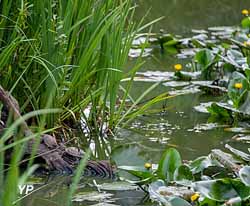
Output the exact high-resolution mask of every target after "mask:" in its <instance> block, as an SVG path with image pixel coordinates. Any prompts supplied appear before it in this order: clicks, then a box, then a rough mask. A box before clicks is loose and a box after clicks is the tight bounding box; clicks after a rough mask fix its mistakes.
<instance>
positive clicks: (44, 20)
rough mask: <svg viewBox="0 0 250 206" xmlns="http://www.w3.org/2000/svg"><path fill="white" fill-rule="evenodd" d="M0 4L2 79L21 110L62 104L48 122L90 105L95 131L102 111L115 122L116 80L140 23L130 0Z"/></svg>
mask: <svg viewBox="0 0 250 206" xmlns="http://www.w3.org/2000/svg"><path fill="white" fill-rule="evenodd" d="M10 8H11V9H10ZM1 9H2V11H1V14H3V16H2V21H1V31H0V36H2V38H1V39H2V41H1V42H0V46H1V52H0V53H1V61H0V66H1V69H0V75H1V84H2V86H4V88H6V89H7V90H10V89H11V91H12V93H13V95H14V96H15V97H16V98H17V99H18V101H19V103H20V105H23V106H22V109H23V111H25V112H27V111H31V110H37V109H40V108H46V107H48V105H50V107H52V108H63V111H62V112H61V113H60V114H50V115H48V117H47V120H46V124H47V126H48V127H53V126H54V125H55V124H56V122H57V121H58V120H64V119H65V118H70V115H71V114H72V109H73V112H74V113H79V111H80V110H84V109H85V107H86V106H88V105H90V104H91V105H92V106H91V112H90V116H89V117H88V121H89V122H90V124H89V125H90V126H92V127H94V129H95V130H96V132H97V133H100V132H101V131H99V128H102V127H101V125H96V120H95V119H97V118H100V119H102V121H103V122H109V127H110V128H111V129H113V128H114V127H115V126H116V123H117V122H116V121H117V119H119V115H120V113H118V114H117V111H116V110H117V107H116V102H117V101H118V98H119V97H118V93H120V91H119V86H120V81H121V79H122V78H123V77H124V75H125V74H124V68H125V64H126V61H127V57H128V52H129V49H130V47H131V42H132V40H133V38H134V35H135V34H136V32H135V31H136V29H138V26H137V25H136V24H134V22H133V14H134V8H133V7H132V3H131V1H130V0H124V1H119V2H114V1H111V0H108V1H91V0H87V1H83V0H78V1H77V2H72V1H67V2H65V1H63V0H58V1H54V0H46V1H29V2H28V1H24V0H22V1H17V2H16V1H9V2H8V3H4V5H3V7H1ZM38 22H39V23H38ZM127 22H129V24H127ZM7 25H8V27H7ZM10 34H11V35H10ZM13 82H15V84H13ZM48 101H50V103H48ZM106 113H108V114H109V115H108V116H107V115H105V114H106ZM117 115H118V116H117ZM76 116H79V115H76Z"/></svg>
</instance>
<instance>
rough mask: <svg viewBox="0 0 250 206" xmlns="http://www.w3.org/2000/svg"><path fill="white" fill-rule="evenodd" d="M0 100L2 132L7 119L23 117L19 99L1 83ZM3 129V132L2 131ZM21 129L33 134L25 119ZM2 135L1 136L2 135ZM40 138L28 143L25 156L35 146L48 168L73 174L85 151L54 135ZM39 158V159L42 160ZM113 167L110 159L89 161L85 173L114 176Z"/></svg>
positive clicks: (28, 154)
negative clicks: (64, 142)
mask: <svg viewBox="0 0 250 206" xmlns="http://www.w3.org/2000/svg"><path fill="white" fill-rule="evenodd" d="M0 101H1V102H2V103H3V110H2V113H3V115H1V122H0V134H1V133H2V132H3V131H4V129H5V128H6V127H7V124H6V123H7V120H8V118H9V117H10V115H12V119H13V121H15V120H17V119H18V118H22V116H21V113H20V109H19V104H18V101H17V100H16V99H15V98H14V97H13V96H12V95H11V94H9V93H8V92H7V91H5V90H4V89H3V87H2V86H1V85H0ZM1 131H2V132H1ZM21 131H22V133H23V135H24V136H25V135H26V136H27V135H32V134H33V132H32V131H31V130H30V129H29V127H28V125H27V123H26V122H25V121H23V122H22V124H21ZM0 137H1V136H0ZM37 138H40V139H39V140H37V139H35V138H33V139H31V140H29V141H27V143H26V148H25V154H24V155H25V156H30V155H31V154H32V153H33V149H34V147H36V148H35V154H36V155H35V157H36V159H39V158H40V159H41V158H42V159H43V160H44V161H45V164H46V165H47V168H48V169H49V170H50V171H52V170H57V171H59V172H60V173H66V174H71V173H73V171H74V169H75V168H76V167H77V165H78V163H79V161H80V159H81V158H82V157H83V155H84V152H83V151H82V150H81V149H79V148H76V147H66V146H65V145H64V144H62V143H60V144H58V143H57V140H56V138H55V137H54V136H52V135H49V134H43V135H41V136H40V137H37ZM37 141H38V145H37V144H36V143H37ZM40 159H39V161H40ZM113 169H114V168H113V167H112V166H111V164H110V163H109V162H108V161H89V162H88V163H87V166H86V169H85V172H84V174H87V175H91V176H100V177H107V178H113V177H114V172H113Z"/></svg>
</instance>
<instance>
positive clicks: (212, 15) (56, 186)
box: [22, 0, 250, 206]
mask: <svg viewBox="0 0 250 206" xmlns="http://www.w3.org/2000/svg"><path fill="white" fill-rule="evenodd" d="M137 2H138V4H139V7H138V9H137V18H138V19H141V17H142V16H144V15H145V14H146V13H147V11H148V10H149V9H150V8H151V10H150V11H149V13H148V14H147V17H146V18H145V21H146V22H148V21H151V20H154V19H155V18H158V17H161V16H164V17H165V18H164V19H163V20H161V21H160V22H158V23H156V24H155V25H154V26H153V31H155V32H158V31H159V30H160V29H164V30H165V31H167V32H170V33H175V34H180V35H187V36H188V35H190V34H191V30H192V29H206V28H207V27H211V26H225V25H230V26H231V25H237V24H239V22H240V19H241V10H242V9H244V8H249V7H250V1H248V0H138V1H137ZM144 60H145V62H146V63H145V64H144V65H143V67H142V69H141V71H149V70H150V71H171V69H172V65H173V64H175V63H177V62H181V61H180V60H178V59H176V58H174V57H173V56H168V55H163V54H160V53H155V54H154V56H153V57H152V56H151V57H147V58H145V59H144ZM133 63H134V60H133V59H131V61H130V62H129V64H128V67H130V65H133ZM150 85H151V83H145V82H136V83H135V88H134V89H133V91H132V95H133V96H134V97H136V96H139V94H141V93H142V92H143V91H145V89H146V88H148V87H149V86H150ZM169 90H171V89H170V88H169V87H166V86H163V85H161V86H159V87H157V89H156V90H154V93H153V94H151V95H152V96H153V95H156V94H157V93H158V94H160V93H161V92H165V91H169ZM209 100H211V98H210V97H206V96H204V95H202V94H201V93H197V94H191V95H190V94H189V95H182V96H179V97H176V98H174V99H170V100H167V101H165V102H164V103H161V104H160V105H157V106H156V107H155V108H158V109H159V108H162V107H165V108H166V110H165V111H164V112H160V113H154V114H152V115H149V114H148V115H145V116H142V117H139V118H138V119H136V120H135V121H134V122H133V123H132V125H131V126H128V127H126V128H125V129H122V130H120V131H119V132H118V135H117V139H118V140H116V141H114V142H113V143H112V145H114V146H115V145H119V144H124V143H129V142H139V144H141V145H142V146H143V147H144V151H143V153H144V154H145V155H147V156H149V157H150V158H151V160H152V161H153V162H154V161H157V160H158V159H159V157H160V155H161V153H162V151H163V150H164V149H166V148H167V147H175V148H177V149H178V150H179V151H180V153H181V155H182V157H183V159H193V158H195V157H198V156H200V155H207V154H208V153H209V151H210V150H211V149H212V148H222V147H223V145H224V144H225V142H227V141H230V138H231V137H232V135H233V134H232V133H229V132H225V131H224V129H223V128H215V129H211V130H203V129H202V128H201V127H199V126H200V125H203V124H205V123H207V122H208V119H209V115H207V114H201V113H198V112H196V111H195V110H194V109H193V107H194V106H196V105H198V104H199V103H200V102H207V101H209ZM63 182H65V180H55V181H54V182H48V185H44V181H43V183H42V184H41V185H37V186H36V187H40V186H43V187H44V188H43V189H40V190H38V191H37V192H34V193H33V194H32V195H30V196H28V197H27V198H24V200H23V201H22V205H23V206H43V205H47V206H55V205H60V206H62V205H65V200H66V194H67V192H68V190H69V189H68V186H67V180H66V183H63ZM82 182H83V183H82V184H83V185H82V186H83V187H82V189H80V191H82V192H86V193H88V192H95V191H97V190H96V187H95V186H93V184H94V183H93V180H87V179H86V180H83V181H82ZM86 182H89V183H90V184H89V185H86ZM103 182H105V181H102V180H97V183H98V184H101V183H103ZM106 193H108V194H111V195H113V196H112V197H110V198H104V199H102V198H100V199H98V200H97V201H87V200H84V201H79V202H74V205H96V206H97V205H98V204H97V203H102V204H99V205H106V206H112V205H113V206H114V205H125V206H126V205H128V206H129V205H146V202H145V199H144V198H145V197H144V196H145V194H144V193H143V192H140V191H138V192H135V191H116V190H113V191H108V192H106ZM92 195H93V194H92ZM90 196H91V194H90ZM104 202H105V203H104Z"/></svg>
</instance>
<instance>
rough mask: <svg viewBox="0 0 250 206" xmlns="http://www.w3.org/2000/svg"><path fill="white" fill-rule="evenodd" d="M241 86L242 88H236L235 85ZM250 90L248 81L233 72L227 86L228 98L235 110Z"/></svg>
mask: <svg viewBox="0 0 250 206" xmlns="http://www.w3.org/2000/svg"><path fill="white" fill-rule="evenodd" d="M239 83H240V84H242V88H236V84H239ZM249 90H250V87H249V81H248V79H247V78H246V77H245V76H244V75H243V74H241V73H239V72H234V73H233V74H232V76H231V79H230V81H229V85H228V96H229V98H230V99H231V100H232V101H233V104H234V106H235V107H236V108H239V106H240V105H241V104H242V103H243V102H244V100H245V98H246V95H247V92H248V91H249Z"/></svg>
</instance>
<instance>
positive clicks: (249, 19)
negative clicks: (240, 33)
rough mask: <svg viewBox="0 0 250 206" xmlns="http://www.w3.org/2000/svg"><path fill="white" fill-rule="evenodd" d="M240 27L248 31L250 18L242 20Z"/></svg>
mask: <svg viewBox="0 0 250 206" xmlns="http://www.w3.org/2000/svg"><path fill="white" fill-rule="evenodd" d="M241 26H242V27H243V28H245V29H250V17H245V18H244V19H242V21H241Z"/></svg>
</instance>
